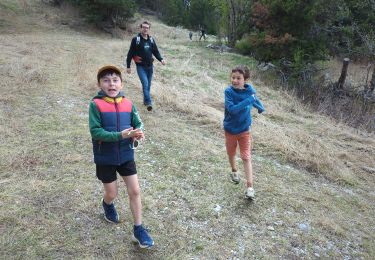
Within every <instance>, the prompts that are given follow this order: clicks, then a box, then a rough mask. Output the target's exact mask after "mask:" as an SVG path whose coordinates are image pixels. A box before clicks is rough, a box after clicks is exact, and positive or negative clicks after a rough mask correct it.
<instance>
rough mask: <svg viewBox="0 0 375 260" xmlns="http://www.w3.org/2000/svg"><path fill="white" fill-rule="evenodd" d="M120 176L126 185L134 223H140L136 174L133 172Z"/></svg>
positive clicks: (140, 213) (140, 209)
mask: <svg viewBox="0 0 375 260" xmlns="http://www.w3.org/2000/svg"><path fill="white" fill-rule="evenodd" d="M122 178H123V179H124V181H125V184H126V186H127V190H128V195H129V203H130V210H131V212H132V214H133V219H134V225H140V224H142V202H141V191H140V188H139V182H138V175H137V174H133V175H130V176H123V177H122Z"/></svg>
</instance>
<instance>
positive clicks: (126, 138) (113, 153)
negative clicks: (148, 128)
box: [89, 65, 154, 248]
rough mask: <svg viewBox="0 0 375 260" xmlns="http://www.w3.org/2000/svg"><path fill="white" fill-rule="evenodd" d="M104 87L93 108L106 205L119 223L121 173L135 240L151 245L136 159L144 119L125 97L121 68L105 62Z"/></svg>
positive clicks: (91, 119) (99, 77) (99, 174)
mask: <svg viewBox="0 0 375 260" xmlns="http://www.w3.org/2000/svg"><path fill="white" fill-rule="evenodd" d="M97 80H98V86H99V88H100V89H101V90H100V91H99V92H98V94H97V95H96V96H95V97H94V98H93V100H92V101H91V103H90V108H89V126H90V133H91V137H92V144H93V153H94V162H95V164H96V176H97V178H98V179H99V180H100V181H101V182H102V183H103V187H104V196H103V199H102V206H103V209H104V218H105V219H106V220H107V221H108V222H112V223H116V224H117V223H119V215H118V214H117V211H116V208H115V205H114V203H113V201H114V199H115V198H116V197H117V193H118V191H117V173H116V172H118V173H119V174H120V176H121V177H122V178H123V179H124V181H125V184H126V187H127V191H128V195H129V204H130V209H131V212H132V215H133V218H134V234H133V240H134V241H135V242H138V243H139V246H140V247H142V248H150V247H152V246H153V245H154V241H153V240H152V238H151V237H150V235H149V234H148V232H147V230H146V229H145V228H144V227H143V226H142V204H141V196H140V187H139V182H138V176H137V169H136V164H135V162H134V143H133V142H134V141H135V140H142V139H144V133H143V123H142V121H141V119H140V117H139V115H138V112H137V110H136V108H135V106H134V104H133V103H132V102H131V101H130V100H129V99H127V98H125V96H124V94H123V92H122V91H121V90H122V87H123V86H122V76H121V70H120V69H119V68H117V67H116V66H112V65H109V66H104V67H102V68H100V69H99V70H98V73H97Z"/></svg>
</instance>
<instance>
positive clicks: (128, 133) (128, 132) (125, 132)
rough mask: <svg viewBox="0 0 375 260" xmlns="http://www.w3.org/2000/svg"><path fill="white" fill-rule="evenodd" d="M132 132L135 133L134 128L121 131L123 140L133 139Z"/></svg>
mask: <svg viewBox="0 0 375 260" xmlns="http://www.w3.org/2000/svg"><path fill="white" fill-rule="evenodd" d="M132 131H133V127H130V128H128V129H125V130H122V131H121V136H122V139H125V138H129V137H131V134H132Z"/></svg>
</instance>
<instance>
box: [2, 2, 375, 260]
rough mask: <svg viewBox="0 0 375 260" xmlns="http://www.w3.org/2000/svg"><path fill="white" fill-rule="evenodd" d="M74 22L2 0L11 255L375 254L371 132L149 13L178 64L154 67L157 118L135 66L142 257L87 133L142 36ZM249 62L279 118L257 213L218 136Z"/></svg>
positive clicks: (128, 83)
mask: <svg viewBox="0 0 375 260" xmlns="http://www.w3.org/2000/svg"><path fill="white" fill-rule="evenodd" d="M64 11H65V9H62V10H56V9H52V8H50V7H46V6H42V5H41V3H40V2H39V1H9V0H0V17H1V18H0V47H1V48H0V77H1V81H0V90H1V93H2V95H1V96H0V121H1V124H0V138H1V144H2V145H1V146H0V158H1V159H0V176H1V179H0V203H1V204H0V205H1V208H2V210H1V213H0V230H1V233H2V235H1V241H0V257H1V258H2V259H14V258H17V259H18V258H23V259H39V258H52V259H55V258H72V259H77V258H90V259H91V258H116V259H133V258H134V259H211V258H217V259H237V258H238V259H252V258H278V257H280V258H286V259H290V258H292V259H293V258H336V259H342V258H345V259H352V258H363V259H373V258H374V257H375V251H374V248H375V243H374V241H375V235H374V234H375V220H374V215H375V192H374V191H375V162H374V161H375V160H374V154H375V138H374V136H373V135H369V134H366V133H363V132H360V131H359V130H355V129H352V128H349V127H347V126H345V125H343V124H340V123H337V122H333V121H332V120H330V119H329V118H327V117H324V116H321V115H318V114H314V113H312V112H311V111H309V110H308V109H307V108H305V107H303V106H302V105H301V104H300V102H299V101H298V100H296V99H295V98H294V97H293V96H291V95H289V94H288V93H286V92H284V91H282V90H279V89H278V88H277V86H268V85H265V84H264V83H263V82H262V80H261V76H260V75H258V73H257V72H256V70H255V68H254V62H253V61H252V60H251V59H249V58H246V57H242V56H239V55H236V54H228V53H218V52H215V51H213V50H209V49H206V48H204V44H203V43H199V42H196V41H193V42H190V41H189V40H188V32H187V31H186V30H183V29H180V28H172V27H168V26H166V25H164V24H162V23H160V22H159V21H158V20H156V19H155V18H153V17H148V18H149V19H151V20H152V30H151V33H152V34H153V36H154V38H155V39H156V41H157V43H158V46H159V48H160V50H161V53H162V54H163V55H164V56H165V58H166V60H167V66H161V65H159V64H156V65H155V72H154V80H153V86H152V94H153V97H154V101H155V111H154V112H152V113H148V112H147V111H146V110H145V109H144V107H143V106H142V98H141V96H142V93H141V88H140V83H139V80H138V77H137V75H136V73H134V65H133V73H132V74H131V75H126V76H125V77H124V85H125V88H124V90H125V93H126V95H127V96H128V97H129V98H130V99H132V100H133V101H134V102H135V104H136V106H137V107H138V109H139V112H140V115H141V117H142V119H143V121H144V123H145V128H146V138H147V140H146V142H145V143H144V145H143V146H142V147H141V148H139V149H138V150H137V155H136V156H137V166H138V170H139V177H140V184H141V188H142V202H143V205H144V214H143V215H144V223H145V225H146V226H147V227H148V228H149V229H150V230H151V234H152V235H153V237H154V239H155V243H156V245H155V247H154V248H153V249H152V250H148V251H144V250H140V249H138V247H137V246H135V245H133V244H132V242H131V229H132V220H131V214H130V210H129V206H128V198H127V195H126V192H125V187H124V183H123V182H119V186H120V194H119V197H118V200H117V201H116V203H117V206H118V210H119V212H120V217H121V219H122V222H121V224H119V225H110V224H108V223H107V222H106V221H104V220H103V217H102V209H101V206H100V199H101V194H102V185H101V183H100V182H99V181H98V180H97V179H96V177H95V167H94V164H93V162H92V152H91V139H90V135H89V131H88V104H89V102H90V99H91V98H92V97H93V96H94V95H95V93H96V92H97V90H98V88H97V87H96V80H95V78H96V71H97V69H98V67H99V66H101V65H103V64H108V63H114V64H117V65H119V66H121V65H122V64H123V61H124V56H125V55H126V52H127V50H128V48H129V44H130V39H131V37H132V36H133V34H129V35H126V36H125V39H123V40H119V39H111V38H109V37H108V35H106V34H101V33H98V32H95V31H94V30H92V29H88V28H86V30H87V32H86V31H85V30H82V28H81V27H79V28H81V29H80V30H77V29H76V28H77V26H72V25H71V24H69V23H68V24H67V23H65V22H63V23H62V21H63V20H65V19H67V18H66V17H69V14H67V13H64ZM138 17H139V18H137V21H136V22H135V23H134V24H132V25H131V28H129V30H133V32H134V33H135V32H136V31H137V24H138V22H139V21H140V20H143V17H140V16H138ZM64 24H65V25H64ZM241 63H245V64H247V65H248V66H250V67H252V68H253V74H252V83H253V84H254V86H255V88H256V89H257V91H258V93H259V96H260V98H261V99H262V101H263V103H264V104H265V106H266V109H267V111H266V113H265V114H264V115H256V114H254V125H253V137H254V143H253V147H254V149H253V162H254V174H255V189H256V191H257V198H256V200H255V201H254V202H253V203H250V202H249V201H246V200H245V199H244V189H245V187H244V185H245V184H244V182H243V181H242V183H241V184H240V185H233V184H232V183H231V182H230V181H229V178H228V173H229V170H230V168H229V163H228V162H227V157H226V153H225V147H224V138H223V132H222V127H221V125H222V119H223V91H224V89H225V87H226V86H227V84H228V81H229V71H230V69H231V68H232V67H233V66H235V65H238V64H241ZM239 163H240V161H239ZM218 205H219V206H220V208H221V210H220V211H219V213H218V212H217V211H215V208H219V207H218Z"/></svg>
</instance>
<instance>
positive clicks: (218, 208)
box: [214, 205, 222, 218]
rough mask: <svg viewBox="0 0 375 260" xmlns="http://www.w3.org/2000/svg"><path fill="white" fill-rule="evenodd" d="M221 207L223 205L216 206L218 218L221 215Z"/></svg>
mask: <svg viewBox="0 0 375 260" xmlns="http://www.w3.org/2000/svg"><path fill="white" fill-rule="evenodd" d="M221 209H222V207H221V206H220V205H216V207H215V208H214V211H215V216H216V217H217V218H218V217H220V212H221Z"/></svg>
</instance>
